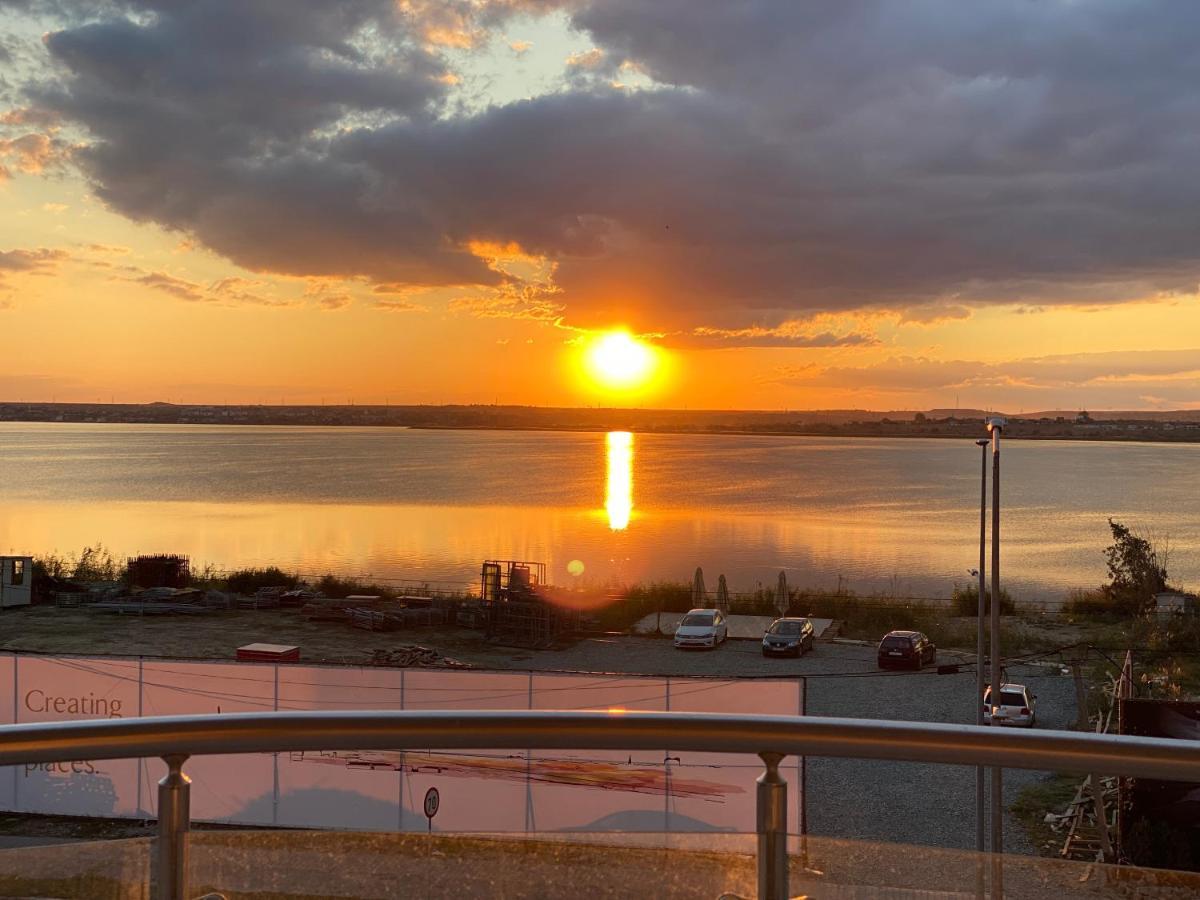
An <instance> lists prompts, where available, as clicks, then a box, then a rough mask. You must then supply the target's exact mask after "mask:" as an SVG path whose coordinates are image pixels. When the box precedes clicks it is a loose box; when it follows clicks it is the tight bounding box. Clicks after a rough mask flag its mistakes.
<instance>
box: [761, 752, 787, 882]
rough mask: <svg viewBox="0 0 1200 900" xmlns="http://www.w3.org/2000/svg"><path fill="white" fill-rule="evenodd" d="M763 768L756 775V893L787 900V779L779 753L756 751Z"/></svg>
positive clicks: (781, 755)
mask: <svg viewBox="0 0 1200 900" xmlns="http://www.w3.org/2000/svg"><path fill="white" fill-rule="evenodd" d="M758 755H759V757H761V758H762V761H763V765H764V766H766V769H765V770H764V771H763V773H762V774H761V775H759V776H758V781H757V784H758V816H757V818H758V896H759V900H787V897H788V855H787V781H785V780H784V778H783V776H781V775H780V774H779V763H780V760H782V759H783V754H782V753H765V752H764V753H759V754H758Z"/></svg>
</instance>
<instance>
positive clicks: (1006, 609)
mask: <svg viewBox="0 0 1200 900" xmlns="http://www.w3.org/2000/svg"><path fill="white" fill-rule="evenodd" d="M950 608H951V610H953V612H954V614H955V615H956V616H975V615H978V613H979V586H978V585H975V584H968V585H967V586H966V587H963V586H961V585H958V584H956V585H954V593H953V594H951V596H950ZM983 609H984V615H991V613H992V589H991V588H990V587H985V588H984V590H983ZM1016 609H1017V608H1016V605H1015V604H1014V603H1013V600H1012V597H1010V596H1009V594H1008V591H1007V590H1006V589H1004V588H1000V614H1001V615H1005V616H1011V615H1012V614H1013V613H1014V612H1016Z"/></svg>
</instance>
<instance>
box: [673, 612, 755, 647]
mask: <svg viewBox="0 0 1200 900" xmlns="http://www.w3.org/2000/svg"><path fill="white" fill-rule="evenodd" d="M712 623H713V617H712V616H702V615H700V614H698V613H697V614H696V615H687V616H684V617H683V621H682V622H680V623H679V624H680V625H682V626H695V625H700V626H703V625H711V624H712ZM755 652H756V653H757V652H758V651H757V650H756V651H755Z"/></svg>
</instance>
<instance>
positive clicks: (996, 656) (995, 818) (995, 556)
mask: <svg viewBox="0 0 1200 900" xmlns="http://www.w3.org/2000/svg"><path fill="white" fill-rule="evenodd" d="M1006 424H1007V422H1005V420H1004V419H1002V418H1001V417H1000V416H992V417H991V418H989V419H988V420H987V428H988V431H989V432H990V433H991V435H992V615H991V623H990V629H989V630H990V631H991V638H992V641H991V643H992V647H991V659H992V662H991V676H992V696H991V701H990V702H991V712H992V726H993V727H998V726H999V725H1000V717H999V716H998V715H996V712H997V711H998V710H999V708H1000V701H1001V697H1000V681H1001V665H1000V432H1001V431H1003V430H1004V426H1005V425H1006ZM1003 771H1004V770H1003V769H1001V768H1000V767H999V766H994V767H993V768H992V896H993V897H1003V896H1004V868H1003V866H1004V861H1003V853H1004V782H1003V777H1004V776H1003Z"/></svg>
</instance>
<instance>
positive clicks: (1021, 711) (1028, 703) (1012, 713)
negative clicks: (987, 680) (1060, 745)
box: [983, 684, 1037, 728]
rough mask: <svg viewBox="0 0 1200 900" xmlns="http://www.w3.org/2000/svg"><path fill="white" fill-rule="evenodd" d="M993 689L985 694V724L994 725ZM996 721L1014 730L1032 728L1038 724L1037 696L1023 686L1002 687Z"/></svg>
mask: <svg viewBox="0 0 1200 900" xmlns="http://www.w3.org/2000/svg"><path fill="white" fill-rule="evenodd" d="M992 714H993V713H992V689H991V688H990V687H989V688H988V689H987V690H985V691H984V692H983V724H984V725H991V724H992ZM995 716H996V721H997V722H999V723H1000V724H1001V725H1011V726H1013V727H1014V728H1032V727H1033V726H1034V725H1035V724H1036V723H1037V694H1035V693H1033V692H1032V691H1030V690H1029V688H1027V687H1025V685H1023V684H1002V685H1000V703H999V704H998V705H997V706H996V707H995Z"/></svg>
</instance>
